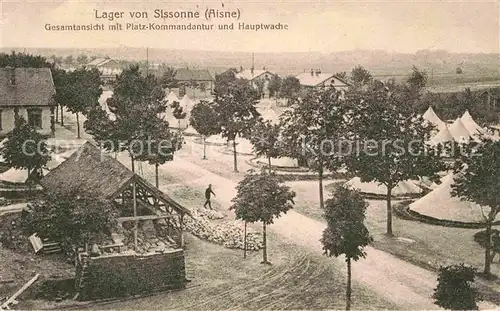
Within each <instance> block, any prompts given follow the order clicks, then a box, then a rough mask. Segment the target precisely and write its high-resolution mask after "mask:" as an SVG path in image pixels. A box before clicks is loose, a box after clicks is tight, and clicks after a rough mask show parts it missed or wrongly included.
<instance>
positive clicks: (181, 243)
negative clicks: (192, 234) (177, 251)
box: [179, 213, 184, 248]
mask: <svg viewBox="0 0 500 311" xmlns="http://www.w3.org/2000/svg"><path fill="white" fill-rule="evenodd" d="M183 222H184V213H182V214H181V217H180V219H179V230H180V231H181V232H180V234H179V235H180V236H179V244H180V247H181V248H184V235H183V225H182V223H183Z"/></svg>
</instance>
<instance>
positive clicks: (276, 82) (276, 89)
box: [267, 75, 282, 98]
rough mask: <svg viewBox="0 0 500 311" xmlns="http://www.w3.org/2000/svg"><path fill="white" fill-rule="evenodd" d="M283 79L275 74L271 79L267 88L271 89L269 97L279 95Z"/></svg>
mask: <svg viewBox="0 0 500 311" xmlns="http://www.w3.org/2000/svg"><path fill="white" fill-rule="evenodd" d="M281 84H282V80H281V78H280V77H279V76H278V75H273V76H272V77H271V80H270V81H269V85H268V86H267V89H268V90H269V97H270V98H271V97H277V96H278V95H279V93H280V90H281Z"/></svg>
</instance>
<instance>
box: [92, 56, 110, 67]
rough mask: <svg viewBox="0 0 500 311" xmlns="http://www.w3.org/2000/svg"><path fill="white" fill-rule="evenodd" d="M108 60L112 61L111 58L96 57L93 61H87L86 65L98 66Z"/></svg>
mask: <svg viewBox="0 0 500 311" xmlns="http://www.w3.org/2000/svg"><path fill="white" fill-rule="evenodd" d="M110 61H112V59H111V58H96V59H94V60H93V61H91V62H90V63H87V66H89V67H100V66H104V65H106V64H107V63H109V62H110Z"/></svg>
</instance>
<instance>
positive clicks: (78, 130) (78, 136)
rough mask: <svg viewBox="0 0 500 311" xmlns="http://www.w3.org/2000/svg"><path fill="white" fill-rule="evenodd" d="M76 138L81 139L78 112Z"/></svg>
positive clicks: (77, 114) (77, 115)
mask: <svg viewBox="0 0 500 311" xmlns="http://www.w3.org/2000/svg"><path fill="white" fill-rule="evenodd" d="M76 138H78V139H80V114H79V113H78V112H77V113H76Z"/></svg>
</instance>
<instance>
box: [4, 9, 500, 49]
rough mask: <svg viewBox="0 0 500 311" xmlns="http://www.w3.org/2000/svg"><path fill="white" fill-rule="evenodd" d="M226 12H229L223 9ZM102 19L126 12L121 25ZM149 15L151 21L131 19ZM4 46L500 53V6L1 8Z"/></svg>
mask: <svg viewBox="0 0 500 311" xmlns="http://www.w3.org/2000/svg"><path fill="white" fill-rule="evenodd" d="M222 4H223V5H224V7H222ZM207 8H213V9H219V10H227V11H229V10H236V9H239V11H240V19H239V20H229V19H226V20H221V19H219V20H217V21H206V20H204V19H203V15H204V12H205V10H206V9H207ZM155 9H163V10H164V11H182V10H185V11H199V12H200V15H201V17H202V18H200V19H191V20H179V19H177V20H176V19H174V20H172V19H167V20H164V19H154V18H153V10H155ZM94 10H97V12H98V13H97V14H98V15H100V14H101V12H109V11H116V12H125V14H124V17H123V18H121V19H120V20H116V21H113V22H110V21H108V20H105V19H104V20H103V19H97V18H96V16H95V14H96V12H95V11H94ZM131 11H146V12H148V14H149V19H147V20H146V19H144V20H138V19H135V20H134V19H132V18H130V16H129V15H128V14H129V12H131ZM0 13H1V20H0V29H1V32H0V43H1V46H2V47H17V48H22V47H25V48H113V47H127V46H130V47H150V48H168V49H189V50H208V51H226V52H323V53H331V52H337V51H348V50H359V49H361V50H372V49H377V50H386V51H388V52H400V53H414V52H416V51H418V50H423V49H431V50H436V49H444V50H447V51H449V52H465V53H499V52H500V1H474V0H469V1H441V0H439V1H418V0H414V1H401V0H400V1H395V0H393V1H369V2H367V1H352V0H351V1H333V0H331V1H304V0H302V1H291V0H288V1H287V0H282V1H272V0H271V1H224V2H221V1H201V0H199V1H193V0H188V1H168V3H166V2H165V1H163V2H159V1H151V0H150V1H131V0H128V1H127V0H123V1H118V0H115V1H111V0H96V1H86V0H66V1H64V0H45V1H42V0H38V1H31V0H25V1H21V0H0ZM116 22H120V23H121V24H123V27H125V25H126V24H127V23H141V24H146V25H148V24H149V23H150V22H154V23H156V24H183V23H184V24H186V23H190V22H191V23H205V24H214V25H215V27H216V26H217V24H221V23H232V22H234V23H235V27H236V28H237V26H238V23H241V22H243V23H247V24H260V23H274V24H276V23H282V24H287V25H288V28H289V29H288V30H283V31H269V30H268V31H238V30H233V31H219V30H214V31H204V32H202V31H194V32H193V31H132V30H128V31H127V30H123V31H110V30H105V31H94V32H85V31H81V32H76V31H47V30H45V25H46V24H51V25H72V24H91V23H99V24H101V23H104V25H105V27H106V28H107V27H108V24H114V23H116Z"/></svg>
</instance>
